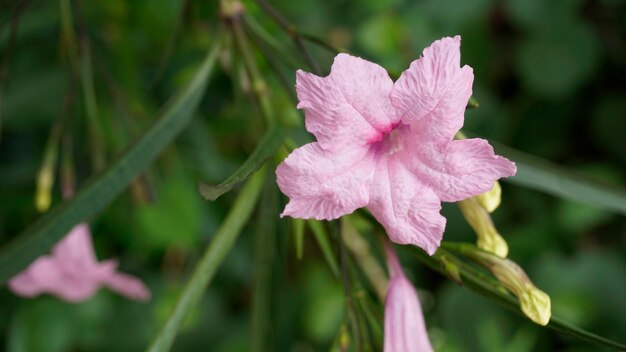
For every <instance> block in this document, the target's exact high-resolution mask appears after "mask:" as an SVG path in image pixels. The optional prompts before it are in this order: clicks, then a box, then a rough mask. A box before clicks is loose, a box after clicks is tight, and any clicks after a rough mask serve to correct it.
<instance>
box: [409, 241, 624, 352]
mask: <svg viewBox="0 0 626 352" xmlns="http://www.w3.org/2000/svg"><path fill="white" fill-rule="evenodd" d="M414 248H415V247H414ZM413 253H414V254H415V257H416V258H417V259H418V260H419V261H421V262H422V263H424V264H426V265H427V266H428V267H430V268H431V269H432V270H434V271H437V272H439V273H440V274H442V275H444V276H445V275H446V274H445V272H444V269H443V268H442V265H441V256H445V257H446V258H447V259H451V260H453V261H454V263H455V264H456V265H457V266H458V267H459V269H460V273H461V277H462V279H463V283H464V285H463V287H467V288H468V289H470V290H472V291H474V292H477V293H479V294H481V295H483V296H485V297H487V298H489V299H492V300H493V301H495V302H497V303H499V304H501V305H503V306H505V307H506V308H508V309H510V310H512V311H513V312H515V313H517V314H520V315H522V316H523V315H524V313H523V312H522V311H521V310H520V308H519V303H518V301H517V299H516V298H515V297H514V296H513V295H511V294H509V293H508V292H507V291H506V290H505V289H504V287H502V285H500V283H499V282H497V281H496V280H495V279H493V278H491V277H488V276H486V275H484V274H483V273H482V272H480V271H478V270H477V269H475V268H473V267H471V266H470V265H468V264H467V263H465V262H464V261H462V260H459V259H458V258H456V256H454V255H453V254H452V253H450V252H448V251H447V250H445V249H444V248H439V250H437V252H436V253H435V254H434V255H433V256H429V255H428V254H426V252H424V251H423V250H421V249H419V248H415V250H413ZM546 327H547V328H550V329H552V330H554V331H557V332H560V333H563V334H566V335H569V336H572V337H575V338H578V339H581V340H585V341H588V342H593V343H597V344H602V345H605V346H608V347H611V348H614V349H617V350H619V351H626V345H624V344H621V343H619V342H616V341H613V340H610V339H607V338H605V337H602V336H599V335H596V334H594V333H592V332H589V331H586V330H584V329H581V328H578V327H575V326H573V325H571V324H569V323H567V322H565V321H563V320H561V319H559V318H557V317H555V316H552V318H551V319H550V322H549V323H548V325H546Z"/></svg>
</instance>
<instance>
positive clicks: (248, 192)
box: [147, 170, 265, 352]
mask: <svg viewBox="0 0 626 352" xmlns="http://www.w3.org/2000/svg"><path fill="white" fill-rule="evenodd" d="M264 178H265V173H264V172H263V170H260V171H259V172H257V173H256V174H255V175H254V176H252V177H251V178H250V180H249V181H248V182H247V183H246V185H245V186H244V187H243V188H242V190H241V193H240V194H239V196H238V197H237V199H236V200H235V203H234V204H233V207H232V208H231V210H230V212H229V213H228V216H227V217H226V220H224V222H223V223H222V225H221V226H220V227H219V229H218V230H217V232H216V233H215V235H214V236H213V240H212V241H211V243H210V244H209V246H208V247H207V249H206V251H205V252H204V255H203V256H202V259H201V260H200V262H199V263H198V264H197V265H196V267H195V269H194V272H193V274H192V276H191V278H189V281H188V282H187V285H186V286H185V289H184V290H183V293H182V294H181V296H180V298H179V299H178V302H177V303H176V306H175V307H174V310H173V311H172V313H171V314H170V316H169V318H168V319H167V321H166V322H165V324H164V325H163V327H162V328H161V330H160V331H159V334H158V335H157V336H156V337H155V339H154V340H153V341H152V343H151V345H150V347H149V348H148V349H147V351H150V352H162V351H169V350H170V348H171V346H172V344H173V343H174V339H175V338H176V334H177V333H178V329H179V328H180V326H181V325H182V323H183V322H184V321H185V318H186V317H187V316H188V314H189V312H191V311H192V309H193V308H194V307H195V305H196V303H197V302H198V300H199V299H200V297H201V296H202V294H203V293H204V291H205V290H206V288H207V286H208V285H209V283H210V282H211V279H213V277H214V276H215V273H216V272H217V269H218V268H219V266H220V265H221V264H222V261H223V260H224V258H226V255H227V254H228V253H230V251H231V249H232V248H233V245H234V244H235V241H236V240H237V238H238V237H239V234H240V233H241V230H242V229H243V226H244V225H245V224H246V222H247V221H248V218H249V217H250V215H251V214H252V211H253V210H254V207H255V205H256V202H257V199H258V197H259V194H260V193H261V189H262V188H263V180H264Z"/></svg>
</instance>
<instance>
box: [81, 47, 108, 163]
mask: <svg viewBox="0 0 626 352" xmlns="http://www.w3.org/2000/svg"><path fill="white" fill-rule="evenodd" d="M80 81H81V85H82V88H83V96H84V99H85V110H86V113H87V125H88V126H89V127H88V131H89V143H91V149H92V150H91V152H92V162H93V168H94V170H95V171H100V170H102V169H104V167H105V165H106V158H105V154H106V153H105V147H104V137H103V135H102V126H101V125H100V122H99V119H98V103H97V100H96V90H95V86H94V81H93V67H92V63H91V50H90V48H89V42H88V41H87V39H86V38H83V39H82V40H81V57H80Z"/></svg>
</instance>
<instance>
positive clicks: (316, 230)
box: [307, 220, 339, 277]
mask: <svg viewBox="0 0 626 352" xmlns="http://www.w3.org/2000/svg"><path fill="white" fill-rule="evenodd" d="M307 223H308V224H309V227H311V231H312V232H313V236H315V240H316V241H317V244H318V245H319V246H320V249H321V250H322V254H324V258H325V259H326V262H327V263H328V266H329V267H330V271H332V273H333V275H335V277H339V265H337V259H335V254H334V253H333V249H332V247H331V245H330V241H329V240H328V231H326V228H324V226H323V225H322V223H321V222H319V221H317V220H307Z"/></svg>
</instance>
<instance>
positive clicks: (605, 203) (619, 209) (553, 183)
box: [490, 142, 626, 215]
mask: <svg viewBox="0 0 626 352" xmlns="http://www.w3.org/2000/svg"><path fill="white" fill-rule="evenodd" d="M490 143H491V144H492V145H493V146H494V148H495V149H496V151H497V152H498V154H500V155H503V156H505V157H507V158H510V159H511V160H513V161H514V162H515V164H516V165H517V175H515V176H513V177H509V178H505V179H503V181H506V182H510V183H513V184H517V185H520V186H523V187H528V188H532V189H535V190H538V191H541V192H545V193H548V194H551V195H553V196H556V197H560V198H564V199H568V200H572V201H576V202H580V203H583V204H589V205H592V206H596V207H598V208H602V209H605V210H610V211H613V212H616V213H619V214H622V215H626V190H624V189H623V188H620V187H616V186H610V185H604V184H601V183H599V182H596V181H593V180H590V179H587V178H585V177H583V176H581V175H577V174H576V172H574V171H571V170H568V169H566V168H564V167H562V166H558V165H556V164H553V163H551V162H549V161H547V160H544V159H541V158H538V157H536V156H533V155H530V154H526V153H523V152H520V151H517V150H515V149H513V148H510V147H506V146H503V145H500V144H498V143H493V142H490Z"/></svg>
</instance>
